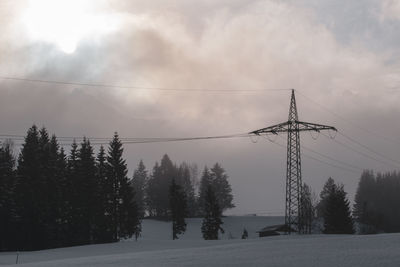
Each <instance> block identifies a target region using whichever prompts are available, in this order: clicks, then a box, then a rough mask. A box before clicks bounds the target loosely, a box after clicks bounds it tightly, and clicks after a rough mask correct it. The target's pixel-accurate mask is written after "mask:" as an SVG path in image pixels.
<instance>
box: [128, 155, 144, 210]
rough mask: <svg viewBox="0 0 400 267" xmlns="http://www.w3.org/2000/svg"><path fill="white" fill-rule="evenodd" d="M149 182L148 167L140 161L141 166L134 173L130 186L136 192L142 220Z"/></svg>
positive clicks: (136, 200)
mask: <svg viewBox="0 0 400 267" xmlns="http://www.w3.org/2000/svg"><path fill="white" fill-rule="evenodd" d="M147 181H148V175H147V170H146V167H145V166H144V163H143V161H142V160H140V162H139V165H138V166H137V168H136V169H135V171H134V172H133V177H132V180H131V181H130V185H131V186H132V187H133V190H134V191H135V202H136V205H137V207H138V212H139V216H140V218H143V217H144V214H145V192H146V186H147Z"/></svg>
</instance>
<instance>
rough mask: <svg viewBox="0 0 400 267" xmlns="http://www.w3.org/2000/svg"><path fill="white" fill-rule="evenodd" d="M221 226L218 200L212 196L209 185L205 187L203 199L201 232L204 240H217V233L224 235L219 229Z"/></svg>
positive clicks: (212, 192)
mask: <svg viewBox="0 0 400 267" xmlns="http://www.w3.org/2000/svg"><path fill="white" fill-rule="evenodd" d="M222 224H223V222H222V219H221V210H220V208H219V204H218V200H217V198H216V196H215V194H214V191H213V188H212V186H211V185H209V186H208V187H207V190H206V192H205V199H204V218H203V222H202V225H201V232H202V234H203V238H204V239H205V240H217V239H218V232H219V231H221V232H222V233H224V229H223V228H222V227H221V225H222Z"/></svg>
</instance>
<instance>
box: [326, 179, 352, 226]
mask: <svg viewBox="0 0 400 267" xmlns="http://www.w3.org/2000/svg"><path fill="white" fill-rule="evenodd" d="M327 188H329V190H327V192H326V193H327V195H326V196H325V203H324V211H323V218H324V233H326V234H354V225H353V219H352V217H351V211H350V203H349V201H348V200H347V198H346V192H345V191H344V187H343V185H336V184H333V186H332V185H330V186H327Z"/></svg>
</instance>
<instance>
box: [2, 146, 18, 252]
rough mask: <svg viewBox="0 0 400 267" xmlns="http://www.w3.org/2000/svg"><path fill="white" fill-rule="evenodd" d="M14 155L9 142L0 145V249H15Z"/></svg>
mask: <svg viewBox="0 0 400 267" xmlns="http://www.w3.org/2000/svg"><path fill="white" fill-rule="evenodd" d="M15 178H16V172H15V157H14V155H13V152H12V144H11V142H6V143H3V144H2V146H1V147H0V237H1V238H0V251H3V250H15V249H17V248H16V242H15V235H16V227H15V224H16V216H17V214H16V203H15V200H14V190H15Z"/></svg>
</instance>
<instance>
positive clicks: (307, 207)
mask: <svg viewBox="0 0 400 267" xmlns="http://www.w3.org/2000/svg"><path fill="white" fill-rule="evenodd" d="M300 211H301V212H300V225H299V227H298V230H299V232H301V233H304V234H311V231H312V224H313V221H314V218H315V207H314V203H313V198H312V191H311V187H310V186H308V185H307V184H306V183H304V184H303V187H302V190H301V197H300Z"/></svg>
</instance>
